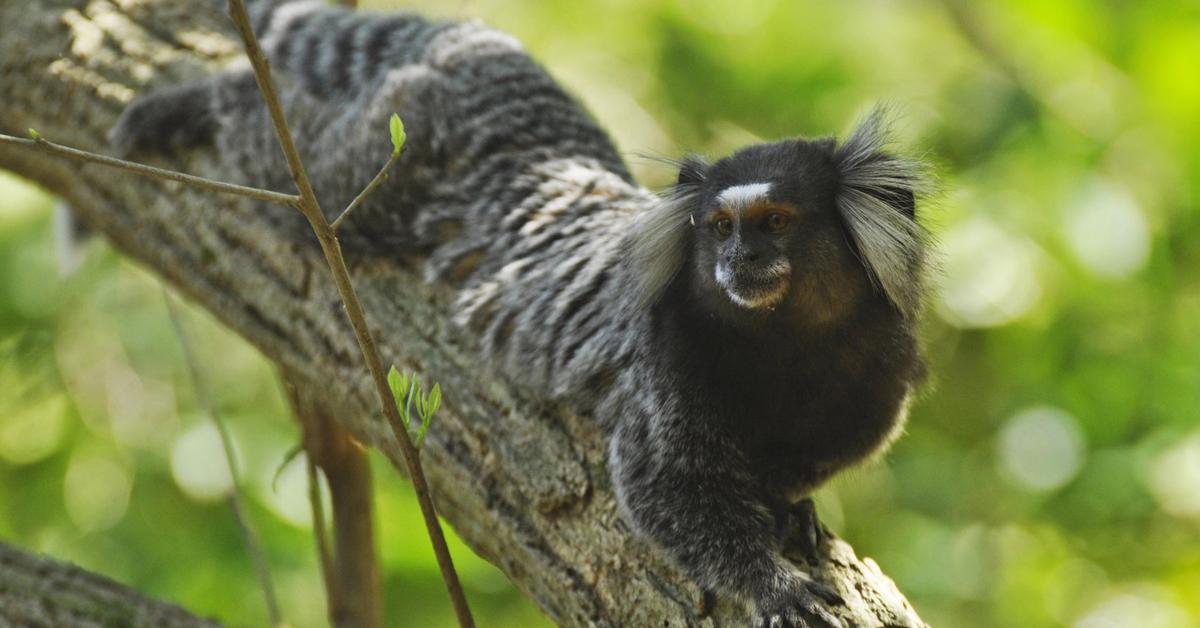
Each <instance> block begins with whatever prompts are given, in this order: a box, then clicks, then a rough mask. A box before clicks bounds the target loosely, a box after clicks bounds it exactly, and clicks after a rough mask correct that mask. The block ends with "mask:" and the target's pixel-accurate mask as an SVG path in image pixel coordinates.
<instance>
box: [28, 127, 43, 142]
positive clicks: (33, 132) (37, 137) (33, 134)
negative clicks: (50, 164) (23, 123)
mask: <svg viewBox="0 0 1200 628" xmlns="http://www.w3.org/2000/svg"><path fill="white" fill-rule="evenodd" d="M29 137H32V138H33V139H35V140H40V139H42V134H41V133H38V132H37V129H35V128H33V127H29Z"/></svg>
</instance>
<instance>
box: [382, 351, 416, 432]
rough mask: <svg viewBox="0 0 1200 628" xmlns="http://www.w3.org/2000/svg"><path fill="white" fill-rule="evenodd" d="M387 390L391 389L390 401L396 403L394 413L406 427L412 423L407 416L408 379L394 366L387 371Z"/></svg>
mask: <svg viewBox="0 0 1200 628" xmlns="http://www.w3.org/2000/svg"><path fill="white" fill-rule="evenodd" d="M387 381H388V388H390V389H392V400H393V401H394V402H395V403H396V412H397V413H399V414H400V420H401V421H403V422H404V426H405V427H408V426H409V425H410V424H411V423H412V421H411V420H410V419H409V416H408V403H407V402H408V395H409V394H410V392H409V378H408V376H407V375H405V374H403V373H401V372H400V371H398V370H396V366H395V365H392V368H391V369H389V370H388V375H387Z"/></svg>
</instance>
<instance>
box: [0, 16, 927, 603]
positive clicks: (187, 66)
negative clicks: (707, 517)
mask: <svg viewBox="0 0 1200 628" xmlns="http://www.w3.org/2000/svg"><path fill="white" fill-rule="evenodd" d="M223 5H224V3H219V2H214V1H213V0H203V1H202V0H188V1H184V0H173V1H166V0H163V1H159V2H151V1H149V0H0V24H2V25H3V26H2V27H0V132H4V133H8V134H11V135H22V136H23V135H25V134H26V133H27V129H28V128H34V129H37V131H38V132H40V133H41V134H42V135H43V136H45V137H46V138H47V139H50V140H53V141H55V142H59V143H62V144H68V145H72V146H75V147H78V148H82V149H85V150H92V151H97V152H105V134H106V132H107V131H108V129H109V128H110V127H111V125H112V123H113V122H114V120H115V118H116V116H117V114H118V113H119V112H120V111H121V109H122V108H123V106H124V104H125V102H127V101H128V100H129V99H131V98H132V97H133V95H134V94H135V93H136V92H138V91H141V90H143V89H145V88H147V87H149V86H152V85H160V84H167V83H172V82H178V81H180V80H183V79H185V78H187V77H192V76H196V75H198V74H202V73H206V72H211V71H213V69H214V68H215V67H217V66H218V65H219V64H220V63H222V62H224V61H227V60H229V59H231V58H232V57H234V56H236V55H238V54H240V52H241V51H240V48H239V47H238V45H237V44H236V43H235V41H234V39H233V38H232V37H230V33H231V28H230V26H229V22H228V19H227V18H226V16H225V15H224V13H223V12H222V10H223ZM381 132H386V130H385V129H381ZM163 165H165V166H167V167H172V168H175V169H180V170H184V171H186V172H191V173H194V174H200V175H204V176H210V177H213V178H217V179H228V177H226V176H224V175H223V174H222V173H221V171H220V169H219V167H218V164H217V160H216V159H215V157H214V156H213V155H212V154H210V153H205V152H197V153H194V154H190V155H187V156H184V157H182V158H180V159H177V160H172V161H168V162H165V164H163ZM0 168H6V169H9V170H12V171H14V172H16V173H17V174H20V175H22V176H24V177H27V178H29V179H31V180H34V181H36V182H38V183H40V184H41V185H43V186H44V187H45V188H47V189H48V190H50V191H51V192H52V193H54V194H57V195H60V196H62V197H63V198H64V199H66V200H67V201H68V202H69V203H70V204H71V206H72V207H73V208H74V209H75V210H76V212H77V214H78V215H79V216H80V217H81V218H82V219H84V220H85V222H87V223H88V224H89V225H90V226H92V227H93V228H95V229H97V230H99V231H101V232H102V233H104V234H105V235H106V236H107V237H108V238H109V239H110V240H111V242H112V243H113V244H114V245H115V246H116V247H117V248H118V249H120V250H121V251H122V252H123V253H124V254H126V255H128V256H130V257H132V258H135V259H137V260H139V261H140V262H142V263H143V264H145V265H146V266H148V267H149V268H151V269H152V270H154V271H155V272H157V273H158V274H160V275H161V276H163V277H164V278H165V279H166V280H167V281H169V282H170V283H172V284H173V285H175V286H177V287H178V288H179V289H181V290H182V291H184V292H186V293H187V294H188V295H190V296H191V298H193V299H194V300H196V301H197V302H199V303H200V304H202V305H203V306H204V307H206V308H208V309H209V310H210V311H212V312H213V314H214V315H216V316H218V317H219V318H220V319H221V320H223V321H224V322H225V323H226V324H227V325H229V326H230V327H231V328H233V329H234V330H236V331H237V332H238V333H240V334H241V335H242V336H244V337H245V338H246V339H247V340H249V341H250V342H252V343H253V344H254V345H256V346H257V347H258V348H259V349H260V350H261V351H262V352H263V353H264V354H265V355H267V356H268V357H269V358H270V359H271V360H273V361H275V362H277V363H278V364H279V365H280V366H281V367H282V369H283V370H285V371H286V372H288V373H290V374H291V375H293V376H295V377H297V378H299V379H300V380H301V381H306V382H307V383H308V384H309V385H311V386H319V387H320V388H321V389H322V390H323V391H325V394H326V395H327V397H328V399H329V403H330V404H331V406H333V407H337V408H339V412H337V419H338V420H339V421H340V422H342V423H343V424H344V425H345V427H346V428H347V429H348V430H349V431H350V432H351V433H352V434H354V435H355V437H356V438H357V439H359V440H361V441H362V442H364V443H368V444H370V445H371V446H374V447H376V448H378V449H380V450H381V451H382V452H384V453H385V454H386V455H387V456H388V457H389V458H390V459H391V460H392V461H393V463H394V465H395V466H396V467H397V469H403V464H402V463H401V461H400V457H399V449H398V446H397V445H396V443H395V441H394V439H393V436H392V434H391V431H390V429H389V427H388V426H387V425H386V424H385V423H384V422H383V421H382V420H380V419H379V418H378V417H377V416H376V415H375V414H374V413H373V412H372V411H371V410H373V409H374V408H375V407H376V402H375V399H374V397H373V391H372V387H371V382H370V379H369V377H368V373H367V369H366V367H365V365H364V364H363V361H362V358H361V357H360V354H359V351H358V348H357V346H356V344H355V341H354V337H353V335H352V333H351V331H350V328H349V326H348V324H347V322H346V320H345V317H344V315H343V313H342V308H341V305H340V302H339V300H338V297H337V294H336V292H335V290H334V287H333V285H332V283H331V280H330V277H329V273H328V271H327V269H326V267H325V263H324V261H323V260H322V259H321V257H320V254H319V252H318V250H317V248H316V246H312V247H305V246H300V245H297V244H295V243H294V242H290V241H288V240H285V239H283V238H281V237H279V236H278V235H277V234H275V233H273V231H272V228H271V227H270V226H269V223H268V222H267V221H265V220H263V219H262V218H261V217H260V216H257V215H255V213H254V212H255V209H254V207H253V205H252V204H251V203H246V202H242V201H241V200H240V199H234V198H228V197H220V196H216V195H213V194H211V193H207V192H197V191H194V190H191V189H185V188H182V187H179V186H178V185H177V184H173V183H164V182H160V181H154V180H147V179H139V178H136V177H135V176H133V175H129V174H125V173H121V172H117V171H114V170H110V169H105V168H104V167H102V166H98V165H81V164H80V163H74V162H68V161H64V160H62V159H61V158H57V157H52V156H48V155H45V154H42V153H40V152H38V151H34V150H29V149H21V148H18V147H8V146H4V147H0ZM285 191H287V190H285ZM279 211H284V210H283V209H279ZM352 272H353V275H354V280H355V282H356V285H357V287H358V289H359V292H360V294H361V296H362V298H363V301H364V305H365V306H366V309H367V315H368V319H369V321H370V323H371V326H372V329H373V331H374V332H375V334H376V335H377V338H378V340H379V345H380V349H381V351H382V353H383V357H384V360H385V362H392V363H395V364H396V365H397V366H398V367H400V368H409V369H412V370H415V371H417V372H419V373H421V374H422V375H423V377H425V378H427V381H429V380H435V381H439V382H441V384H442V387H443V390H445V391H446V398H445V405H444V408H443V410H442V412H440V413H439V414H438V417H437V420H436V421H435V423H434V426H433V428H432V429H431V430H430V432H429V436H428V438H427V439H426V441H425V445H424V448H423V450H422V458H423V461H424V463H425V465H426V469H427V473H428V475H429V479H430V481H431V483H432V486H433V491H434V494H435V497H436V500H437V507H438V510H439V512H440V513H441V515H442V516H443V517H444V518H445V519H446V520H447V521H448V522H450V523H451V524H452V525H453V526H454V527H455V529H456V530H457V531H458V533H459V535H460V536H461V537H462V538H463V539H464V540H465V541H466V542H467V543H468V544H470V545H471V546H472V547H473V548H474V549H475V551H477V552H479V553H480V554H481V555H482V556H484V557H485V558H487V559H488V560H490V561H492V562H493V563H495V564H496V565H497V566H499V567H500V568H501V569H502V570H504V572H505V573H507V574H508V575H509V577H510V578H511V579H512V580H513V581H514V582H515V583H516V584H517V586H519V587H520V588H521V589H523V590H524V591H525V592H526V593H527V594H528V595H530V596H531V597H532V598H533V599H535V600H536V601H537V602H538V604H540V605H541V606H542V608H543V609H544V610H545V611H546V613H548V614H549V615H550V617H551V618H553V619H554V620H555V621H556V622H558V623H560V624H564V625H594V624H597V625H611V626H647V625H658V626H684V625H714V626H715V625H742V624H745V623H746V617H747V616H746V611H745V609H744V608H742V607H740V606H738V605H736V604H735V603H734V602H733V601H730V600H718V602H717V603H716V605H715V607H714V608H704V607H705V606H706V605H705V604H704V603H703V602H702V600H703V597H704V596H702V595H701V594H700V592H699V591H698V590H697V588H696V587H695V585H693V584H691V583H690V582H689V581H688V580H687V579H686V578H684V577H682V576H681V575H680V574H679V572H678V571H677V570H675V569H674V568H673V567H671V566H670V565H668V564H667V563H666V562H665V561H664V560H662V559H661V558H660V557H659V556H658V554H657V552H655V551H653V550H652V548H650V547H649V546H648V545H646V544H645V543H643V542H641V541H639V540H636V539H635V538H634V537H633V536H631V534H630V532H629V530H628V528H627V526H626V525H625V524H624V522H623V521H622V519H621V517H620V515H619V513H618V512H617V509H616V507H615V504H614V501H613V497H612V493H611V490H610V487H609V480H608V476H607V473H606V471H605V465H604V456H603V446H602V442H601V435H600V434H599V433H598V431H597V429H596V428H595V427H594V426H593V425H592V424H591V422H590V421H588V420H587V419H586V418H584V417H579V416H578V415H576V414H575V413H574V412H572V410H571V409H570V408H560V407H549V405H548V404H546V403H544V402H539V400H538V399H532V398H529V396H528V393H527V392H524V391H522V390H521V389H520V388H519V387H513V386H510V385H508V384H506V383H504V382H503V381H502V380H500V379H496V378H492V377H490V376H489V375H487V374H486V373H485V372H484V371H482V370H481V369H480V368H479V365H478V362H477V358H476V356H474V355H473V354H472V353H471V351H470V348H469V347H470V343H469V340H468V339H464V338H463V337H462V332H460V331H458V330H457V329H455V328H453V327H452V326H451V324H450V322H449V318H448V315H447V302H448V294H447V293H445V292H442V291H440V290H439V289H437V288H431V287H429V286H427V285H424V284H423V283H422V282H421V281H420V278H419V277H417V276H415V275H414V274H413V273H412V272H411V271H410V270H406V269H405V267H404V266H402V265H401V264H400V263H398V262H397V263H393V262H391V261H389V260H372V261H370V262H366V263H359V264H357V265H356V266H355V267H354V268H352ZM381 526H382V527H383V528H384V529H385V530H386V528H387V522H386V521H384V522H381ZM410 532H414V533H415V532H417V531H416V530H413V531H410ZM822 551H823V552H825V554H826V556H825V560H824V561H823V563H822V566H821V573H820V574H819V575H820V579H821V580H823V581H825V582H827V583H830V584H831V585H832V586H834V587H835V588H836V589H837V590H838V592H839V593H840V594H841V595H842V597H844V598H845V600H846V606H844V607H838V608H835V609H833V610H834V612H835V614H837V615H839V616H840V617H842V618H843V619H844V620H846V621H847V623H849V624H852V625H861V626H920V625H923V624H922V622H921V620H920V619H919V618H918V617H917V615H916V614H915V612H914V611H913V610H912V607H911V606H910V605H909V604H908V602H907V600H905V599H904V597H903V596H902V595H901V594H900V592H899V591H898V590H897V589H896V587H895V585H894V584H893V583H892V581H891V580H890V579H888V578H887V577H886V576H884V575H883V574H882V573H881V572H880V571H879V569H878V567H877V566H876V565H875V564H874V563H873V562H871V561H870V560H864V561H860V560H858V559H857V558H856V557H855V556H854V553H853V551H852V550H851V548H850V547H849V546H848V545H846V544H845V543H843V542H841V541H838V540H833V541H832V542H831V543H829V544H826V545H825V546H823V548H822ZM385 594H386V592H385ZM4 603H5V602H4V598H0V617H3V616H5V612H6V609H5V608H4V607H3V606H2V605H3V604H4ZM50 603H53V602H52V601H51V602H50Z"/></svg>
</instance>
